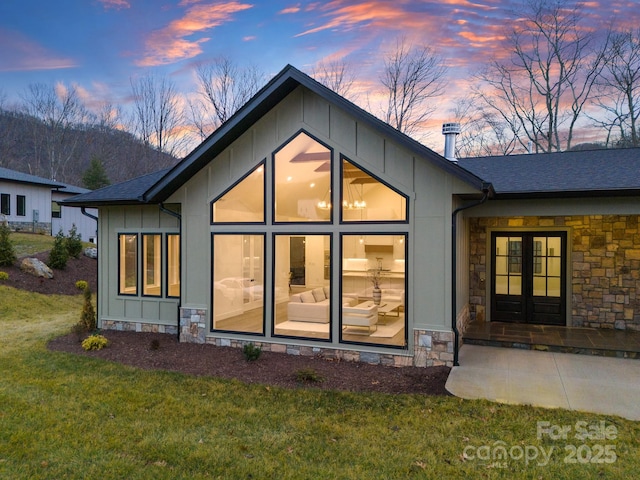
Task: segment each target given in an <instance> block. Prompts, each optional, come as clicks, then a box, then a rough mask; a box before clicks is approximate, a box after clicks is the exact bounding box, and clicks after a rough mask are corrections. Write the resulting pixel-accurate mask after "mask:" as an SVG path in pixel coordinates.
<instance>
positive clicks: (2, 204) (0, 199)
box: [0, 193, 11, 215]
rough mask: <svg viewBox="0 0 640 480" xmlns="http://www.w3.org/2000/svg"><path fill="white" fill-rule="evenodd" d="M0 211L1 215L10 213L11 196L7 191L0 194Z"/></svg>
mask: <svg viewBox="0 0 640 480" xmlns="http://www.w3.org/2000/svg"><path fill="white" fill-rule="evenodd" d="M0 213H2V214H3V215H11V197H10V196H9V194H8V193H3V194H1V195H0Z"/></svg>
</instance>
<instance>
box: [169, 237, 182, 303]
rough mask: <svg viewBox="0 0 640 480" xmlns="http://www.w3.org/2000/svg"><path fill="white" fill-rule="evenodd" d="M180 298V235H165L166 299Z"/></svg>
mask: <svg viewBox="0 0 640 480" xmlns="http://www.w3.org/2000/svg"><path fill="white" fill-rule="evenodd" d="M179 296H180V235H178V234H175V233H170V234H168V235H167V297H179Z"/></svg>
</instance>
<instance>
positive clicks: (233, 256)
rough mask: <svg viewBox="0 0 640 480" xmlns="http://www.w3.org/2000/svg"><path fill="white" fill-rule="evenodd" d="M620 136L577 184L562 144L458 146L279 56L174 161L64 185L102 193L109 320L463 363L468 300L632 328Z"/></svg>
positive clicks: (635, 238) (639, 258)
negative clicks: (140, 172)
mask: <svg viewBox="0 0 640 480" xmlns="http://www.w3.org/2000/svg"><path fill="white" fill-rule="evenodd" d="M451 133H452V135H455V130H454V131H452V132H451ZM450 137H451V135H448V137H447V138H450ZM446 150H447V151H448V152H452V151H453V150H452V149H451V148H448V149H446ZM634 154H635V156H637V158H638V159H640V155H638V152H637V151H634V152H632V153H629V155H630V158H632V159H633V160H632V163H633V162H635V163H638V162H640V160H636V159H635V157H634ZM562 155H564V154H562ZM579 155H583V156H585V157H586V156H588V155H589V154H585V153H580V154H579ZM616 155H621V154H619V153H611V152H601V153H597V154H593V158H594V159H598V160H597V162H598V165H595V164H594V165H593V166H591V165H589V166H588V171H586V170H585V171H582V170H581V169H580V168H579V167H580V166H579V165H576V166H575V168H576V169H577V170H580V174H579V175H577V174H576V175H571V180H572V182H573V183H571V184H570V186H569V188H567V187H566V186H565V185H564V184H563V183H562V179H561V178H559V177H557V170H562V168H564V167H563V166H562V165H561V164H560V163H558V164H553V163H552V162H551V161H550V158H549V159H546V158H541V159H540V163H539V167H540V169H541V171H540V172H538V171H537V169H536V168H534V164H533V162H530V160H533V159H534V158H538V156H535V157H534V156H532V157H527V158H526V159H522V160H520V161H517V166H519V165H520V164H523V165H524V166H525V167H526V168H527V174H526V176H524V177H523V178H520V177H518V176H517V172H516V170H517V168H513V167H514V166H516V164H514V165H511V164H508V165H507V164H505V163H504V162H506V160H504V159H502V160H500V159H496V161H497V162H500V161H501V162H503V163H502V164H501V166H500V167H498V165H497V164H496V165H493V164H492V163H491V162H490V161H489V160H483V159H470V160H464V161H463V160H460V161H459V162H456V161H455V159H453V158H449V159H447V158H445V157H443V156H441V155H439V154H437V153H435V152H434V151H432V150H430V149H428V148H426V147H425V146H423V145H422V144H420V143H418V142H416V141H414V140H412V139H411V138H409V137H408V136H406V135H404V134H402V133H400V132H398V131H397V130H395V129H393V128H391V127H390V126H389V125H387V124H385V123H383V122H381V121H380V120H378V119H376V118H375V117H373V116H372V115H370V114H368V113H367V112H365V111H364V110H362V109H360V108H359V107H357V106H355V105H354V104H352V103H350V102H348V101H347V100H345V99H344V98H342V97H340V96H339V95H337V94H335V93H334V92H332V91H330V90H329V89H327V88H325V87H324V86H322V85H321V84H319V83H317V82H315V81H314V80H313V79H311V78H310V77H308V76H307V75H305V74H303V73H301V72H300V71H298V70H296V69H295V68H293V67H291V66H287V67H286V68H285V69H284V70H282V71H281V72H280V73H279V74H278V75H277V76H276V77H274V78H273V79H272V80H271V81H270V82H269V83H268V84H267V85H266V86H265V87H264V88H263V89H262V90H260V91H259V92H258V93H257V94H256V95H255V96H254V97H253V98H252V99H251V100H250V101H249V102H248V103H247V104H246V105H245V106H244V107H243V108H242V109H240V110H239V111H238V112H237V113H236V114H235V115H234V116H233V117H232V118H231V119H229V120H228V121H227V122H226V123H225V124H223V125H222V126H221V127H220V128H219V129H218V130H217V131H216V132H214V133H213V134H212V135H211V136H210V137H209V138H208V139H206V140H205V141H204V142H203V143H202V144H201V145H199V146H198V147H197V148H196V149H195V150H194V151H193V152H191V153H190V154H189V155H188V156H187V157H185V158H184V159H183V160H182V161H181V162H180V163H179V164H177V165H176V166H175V167H173V168H171V169H168V170H164V171H161V172H157V173H155V174H150V175H146V176H143V177H140V178H137V179H133V180H130V181H128V182H124V183H121V184H118V185H113V186H109V187H105V188H103V189H99V190H96V191H93V192H90V193H86V194H83V195H78V196H76V197H73V198H71V199H69V200H67V201H65V202H64V203H63V204H64V205H69V206H81V207H85V208H86V207H92V208H97V209H98V210H99V214H100V215H99V235H98V237H99V243H100V245H101V250H102V254H101V256H100V259H99V262H100V265H99V266H100V268H99V278H98V289H99V293H100V295H99V303H98V322H99V325H100V326H101V327H102V328H104V329H126V330H136V331H157V332H164V333H174V334H177V335H179V338H180V340H181V341H183V342H198V343H211V344H215V345H220V346H235V347H240V346H243V345H245V344H248V343H254V344H258V345H260V346H261V347H262V348H263V350H270V351H275V352H287V353H291V354H298V355H322V356H326V357H330V358H340V359H348V360H357V361H365V362H373V363H381V364H388V365H397V366H404V365H418V366H426V365H437V364H446V365H452V364H454V363H456V362H457V350H458V346H459V344H460V340H461V338H462V337H463V336H464V330H465V327H466V325H468V324H469V322H470V321H472V320H506V321H513V320H516V321H523V322H524V321H534V322H541V323H548V322H550V323H556V324H563V325H567V326H571V325H576V324H580V325H589V326H596V325H597V326H599V327H602V328H607V327H608V326H609V325H612V326H614V327H616V328H623V327H624V328H634V325H635V324H634V323H633V322H635V317H636V314H635V310H634V308H635V303H634V302H635V294H633V295H632V290H633V291H635V290H636V284H635V283H633V285H631V283H632V279H633V278H634V277H637V276H638V271H639V270H638V266H639V265H638V262H640V255H639V253H640V246H639V245H640V234H639V233H638V231H637V228H638V227H637V210H638V208H637V207H634V203H637V193H638V189H637V186H640V182H637V181H635V180H631V179H630V178H627V179H626V180H628V181H629V183H628V184H620V185H625V186H623V187H620V185H619V184H618V180H620V179H621V178H620V177H622V175H619V176H618V175H615V176H612V178H609V177H605V174H604V173H603V172H599V170H598V169H599V168H601V167H602V166H603V165H605V166H607V165H609V163H608V162H609V158H610V157H613V156H616ZM447 156H448V157H451V155H450V154H448V155H447ZM510 158H511V157H510ZM559 158H564V157H559ZM572 158H573V157H572ZM577 158H581V157H577ZM594 161H595V160H594ZM624 165H626V164H625V160H624V159H620V164H619V165H618V166H620V167H621V168H622V171H624V170H625V169H627V168H628V166H624ZM608 168H609V167H608V166H607V167H606V169H608ZM606 169H605V170H606ZM635 170H637V168H636V169H635ZM554 172H555V173H554ZM596 173H597V175H596ZM543 175H544V176H543ZM634 175H635V172H634ZM536 176H537V177H536ZM567 176H570V175H569V174H567ZM585 177H586V178H585ZM628 177H630V176H628ZM494 178H495V181H496V184H495V185H494V184H493V181H494ZM550 178H551V179H553V180H554V181H556V180H557V181H558V183H557V184H555V183H554V184H552V185H556V186H555V187H553V186H551V185H550V184H549V183H548V179H550ZM580 178H583V179H584V180H585V182H587V183H585V184H581V183H580V182H579V179H580ZM532 179H537V180H538V181H535V182H534V181H533V180H532ZM529 180H532V181H531V182H529ZM594 185H600V188H599V189H598V188H596V189H593V188H591V189H590V188H589V187H592V186H594ZM626 185H628V188H627V187H626ZM634 185H635V187H634ZM574 188H576V189H577V190H573V189H574ZM634 208H635V214H634ZM634 221H635V223H634ZM634 228H635V230H633V229H634ZM634 232H635V233H634ZM614 240H615V241H616V242H617V243H615V244H612V242H613V241H614ZM611 245H617V250H615V251H614V250H611V248H613V247H612V246H611ZM525 261H527V262H529V263H527V264H526V265H525ZM577 273H578V274H579V275H576V274H577ZM607 282H608V287H607V288H606V289H605V287H604V284H606V283H607ZM614 283H615V285H614ZM518 286H519V288H520V290H518ZM531 292H534V294H533V295H532V294H531ZM539 292H544V295H538V293H539ZM596 292H597V293H598V295H600V296H599V297H598V295H596V294H595V293H596ZM538 297H542V298H538ZM632 297H633V299H632ZM606 309H609V311H610V313H607V312H606V311H605V310H606ZM638 315H640V310H639V311H638ZM596 317H597V318H596ZM618 318H619V320H620V321H619V322H617V320H618ZM600 319H602V320H600ZM616 322H617V323H616Z"/></svg>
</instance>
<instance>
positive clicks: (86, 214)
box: [80, 207, 100, 319]
mask: <svg viewBox="0 0 640 480" xmlns="http://www.w3.org/2000/svg"><path fill="white" fill-rule="evenodd" d="M80 213H82V215H84V216H85V217H89V218H91V219H93V220H95V221H96V240H98V229H99V228H100V224H99V223H98V217H96V216H95V215H91V214H90V213H89V212H87V209H86V208H85V207H80ZM96 255H98V256H99V255H100V252H99V251H98V249H97V248H96ZM96 262H98V266H97V268H96V284H97V283H98V281H99V280H100V261H99V259H98V257H96ZM99 291H100V289H99V288H97V287H96V319H98V318H100V302H99V301H98V292H99Z"/></svg>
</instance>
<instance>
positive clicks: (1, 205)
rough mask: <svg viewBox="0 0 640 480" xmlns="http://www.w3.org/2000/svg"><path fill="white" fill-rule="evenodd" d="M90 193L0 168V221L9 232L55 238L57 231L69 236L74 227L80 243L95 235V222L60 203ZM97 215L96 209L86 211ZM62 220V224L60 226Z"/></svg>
mask: <svg viewBox="0 0 640 480" xmlns="http://www.w3.org/2000/svg"><path fill="white" fill-rule="evenodd" d="M87 192H89V190H86V189H83V188H79V187H74V186H72V185H67V184H64V183H61V182H56V181H53V180H48V179H46V178H42V177H37V176H35V175H29V174H27V173H22V172H17V171H15V170H10V169H8V168H3V167H0V220H1V221H2V222H6V223H7V224H8V225H9V227H10V228H11V229H12V230H15V231H24V232H35V233H47V234H52V235H55V234H56V233H58V230H59V229H60V228H63V231H64V233H65V235H66V234H68V231H69V229H71V226H72V224H73V223H75V224H76V226H77V229H78V233H80V234H81V235H82V240H83V241H85V242H88V241H90V239H91V238H95V236H96V225H97V224H96V220H94V219H91V218H89V217H86V216H85V215H83V214H82V213H81V210H80V209H79V208H71V207H62V208H60V207H59V205H58V204H57V201H62V200H63V199H67V198H69V197H71V196H73V195H77V194H79V193H87ZM87 212H88V213H90V214H91V213H92V214H93V215H94V216H95V215H97V210H95V209H92V210H88V211H87ZM63 221H64V223H62V222H63Z"/></svg>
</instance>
